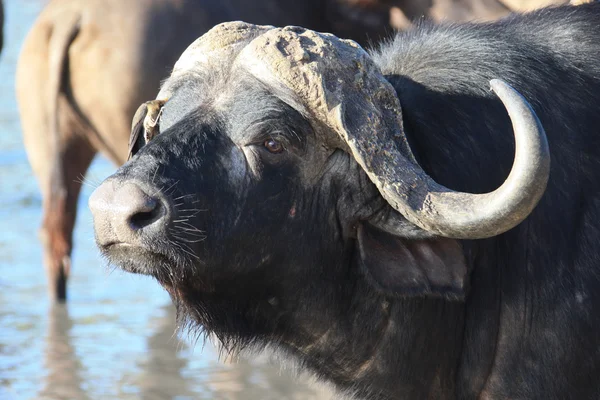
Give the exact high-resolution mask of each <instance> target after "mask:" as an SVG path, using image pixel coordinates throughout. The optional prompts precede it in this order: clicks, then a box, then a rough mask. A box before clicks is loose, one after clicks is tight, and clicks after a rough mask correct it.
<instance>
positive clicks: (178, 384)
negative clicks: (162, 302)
mask: <svg viewBox="0 0 600 400" xmlns="http://www.w3.org/2000/svg"><path fill="white" fill-rule="evenodd" d="M161 311H164V312H161V313H160V314H162V316H161V317H160V318H156V319H152V320H151V321H150V323H151V324H152V325H153V326H156V332H154V333H153V334H152V335H151V336H149V337H148V355H147V357H146V359H144V360H143V361H142V362H140V363H139V368H140V370H141V371H140V374H139V377H138V378H137V379H136V382H135V383H136V384H137V386H138V387H139V390H140V392H141V398H142V399H144V400H154V399H156V400H159V399H170V398H174V397H176V396H178V397H180V396H185V397H194V396H193V395H194V392H193V390H192V389H190V388H189V381H188V380H186V379H185V378H184V377H183V375H182V370H183V368H185V367H186V366H187V364H188V362H187V360H186V359H185V358H183V357H182V356H180V355H179V354H178V349H181V348H182V346H183V344H182V343H181V342H180V341H179V340H178V339H177V336H176V335H175V307H173V306H172V305H170V304H168V305H166V306H164V307H163V308H162V310H161ZM165 376H168V377H169V379H165Z"/></svg>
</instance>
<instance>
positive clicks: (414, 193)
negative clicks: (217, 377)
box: [90, 3, 600, 399]
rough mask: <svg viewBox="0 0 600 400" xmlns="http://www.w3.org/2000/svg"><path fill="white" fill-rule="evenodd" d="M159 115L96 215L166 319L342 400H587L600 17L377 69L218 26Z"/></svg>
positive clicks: (485, 31)
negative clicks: (303, 374) (288, 362)
mask: <svg viewBox="0 0 600 400" xmlns="http://www.w3.org/2000/svg"><path fill="white" fill-rule="evenodd" d="M494 79H501V80H502V81H504V82H507V83H508V84H509V85H510V86H508V85H506V84H505V83H503V82H502V81H495V80H494ZM490 82H492V87H493V89H494V90H493V91H491V90H490ZM511 87H512V88H514V89H511ZM515 90H516V91H518V92H516V91H515ZM518 93H520V95H519V94H518ZM521 95H522V96H521ZM498 97H500V99H501V100H500V99H499V98H498ZM524 99H526V100H527V101H528V102H529V104H530V105H531V107H532V108H529V106H528V103H527V102H526V101H525V100H524ZM157 101H159V102H161V103H160V104H161V106H162V108H161V110H160V111H159V112H158V113H155V114H154V117H153V119H152V120H153V121H157V126H158V128H157V131H156V132H154V133H156V134H157V135H156V136H155V137H154V138H153V139H151V140H149V141H146V138H145V136H146V135H144V134H141V133H145V132H140V131H144V130H145V128H144V126H146V124H142V123H140V122H141V121H134V127H135V129H134V131H133V132H132V134H133V137H134V138H136V142H135V144H136V146H135V149H139V150H137V151H136V150H134V155H133V158H132V159H131V160H130V161H129V162H127V163H126V164H125V165H124V166H122V167H121V168H120V169H119V170H118V171H117V172H116V173H115V174H114V175H113V176H111V177H109V178H108V179H107V180H106V181H104V182H103V183H102V185H101V186H99V187H98V188H97V189H96V191H95V192H94V194H93V195H92V197H91V198H90V207H91V209H92V213H93V215H94V228H95V233H96V241H97V243H98V245H99V247H100V249H101V250H102V252H103V253H104V254H105V255H106V256H107V257H108V260H109V261H110V262H111V263H113V264H116V265H119V266H121V267H122V268H124V269H125V270H127V271H130V272H135V273H142V274H148V275H151V276H154V277H155V278H156V279H157V280H158V281H159V282H160V283H161V284H162V285H163V286H164V287H165V288H166V290H167V291H168V292H169V293H170V295H171V297H172V298H173V300H174V302H175V303H176V305H177V307H178V310H179V314H180V317H181V318H182V321H181V322H182V324H185V323H186V322H187V323H188V324H191V326H202V327H203V328H204V329H206V330H207V331H208V332H211V333H213V334H215V335H216V337H218V338H219V339H220V340H221V342H222V343H223V346H224V347H225V348H226V349H228V350H232V351H235V350H239V349H243V348H246V347H248V346H250V347H252V346H257V347H261V346H264V345H269V346H270V347H275V348H277V349H280V350H283V351H285V352H287V353H288V354H289V355H290V356H291V357H292V358H294V359H296V360H299V361H300V363H301V364H302V365H303V366H305V367H307V368H309V369H311V370H312V371H314V372H315V373H317V374H318V375H319V376H321V377H323V378H325V379H327V380H329V381H332V382H334V383H335V385H336V386H337V387H338V388H339V389H341V390H343V391H345V392H347V393H350V394H355V395H357V396H358V397H359V398H369V399H397V398H405V399H426V398H435V399H476V398H481V399H492V398H494V399H495V398H527V399H549V398H552V399H564V398H573V399H592V398H598V397H600V381H598V379H597V378H598V376H599V375H600V354H599V353H598V348H599V346H600V314H599V313H598V312H597V310H598V308H599V307H600V281H599V279H600V273H599V271H600V249H599V248H598V243H599V242H600V153H599V152H600V150H599V149H600V136H598V134H597V129H598V127H599V126H600V113H598V104H599V103H600V3H596V4H588V5H581V6H577V7H574V6H563V7H558V8H554V9H543V10H539V11H535V12H532V13H530V14H525V15H514V16H510V17H508V18H506V19H503V20H501V21H498V22H495V23H487V24H459V25H440V26H430V25H422V26H420V27H419V28H418V29H415V30H410V31H408V32H405V33H399V34H398V35H397V36H396V38H395V39H394V40H393V41H391V42H389V43H387V44H385V45H382V46H381V48H380V49H378V50H375V51H373V52H371V53H370V55H368V54H367V53H365V52H364V51H363V50H362V49H361V48H360V47H359V46H357V45H356V44H354V43H353V42H349V41H343V40H339V39H337V38H335V37H333V36H331V35H324V34H317V33H315V32H311V31H309V30H304V29H302V28H294V27H288V28H283V29H275V28H272V27H265V26H254V25H247V24H243V23H230V24H224V25H219V26H218V27H215V28H214V29H213V30H211V31H210V32H209V33H207V34H206V35H204V36H203V37H202V38H200V39H199V40H198V41H196V42H195V43H194V44H193V45H191V46H190V47H189V48H188V49H187V50H186V52H184V54H183V55H182V56H181V58H180V59H179V61H178V62H177V63H176V65H175V68H174V70H173V73H172V75H171V77H170V78H169V79H168V80H167V81H166V83H165V84H164V85H163V87H162V89H161V91H160V92H159V94H158V96H157ZM163 102H164V105H163ZM143 107H145V106H143ZM143 107H142V108H143ZM532 109H533V110H534V111H535V113H534V112H533V111H532ZM507 111H508V114H510V117H509V115H507ZM536 114H537V117H539V120H538V118H536ZM513 125H514V126H513ZM542 126H543V128H542ZM544 130H545V133H546V136H547V138H548V142H546V141H545V138H546V136H545V135H544ZM513 131H514V136H513ZM547 143H549V149H548V147H547ZM550 159H551V164H550V165H549V163H550V161H549V160H550ZM513 164H514V166H513ZM511 168H512V169H511ZM507 176H508V177H507ZM546 182H547V186H546ZM442 185H444V186H442ZM450 188H451V189H452V190H451V189H450ZM544 190H545V191H544ZM456 191H460V192H456ZM473 193H475V194H473ZM542 193H544V194H543V196H542ZM540 196H542V197H541V200H540V201H539V203H538V205H537V207H535V205H536V203H537V202H538V200H539V199H540ZM534 207H535V208H534Z"/></svg>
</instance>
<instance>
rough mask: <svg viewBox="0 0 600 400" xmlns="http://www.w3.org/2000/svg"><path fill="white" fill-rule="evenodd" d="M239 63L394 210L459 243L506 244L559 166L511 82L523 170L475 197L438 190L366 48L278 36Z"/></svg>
mask: <svg viewBox="0 0 600 400" xmlns="http://www.w3.org/2000/svg"><path fill="white" fill-rule="evenodd" d="M237 63H238V64H241V65H242V66H243V68H245V69H246V70H247V71H249V72H250V73H252V74H253V75H254V76H256V77H257V78H258V79H260V80H262V81H263V82H265V83H267V84H269V85H272V86H276V87H278V88H284V89H287V90H288V91H290V92H291V94H292V95H293V96H295V97H296V98H297V99H298V100H299V103H300V104H303V105H305V106H306V109H305V110H304V112H307V113H309V115H310V116H311V121H312V122H313V124H314V128H315V130H316V132H317V134H319V135H321V136H322V137H323V138H324V139H325V143H326V144H327V145H329V146H337V147H341V148H343V149H345V150H346V151H349V152H350V153H351V154H352V155H353V156H354V158H355V159H356V161H357V162H358V163H359V164H360V165H361V166H362V168H363V169H364V170H365V172H366V173H367V174H368V176H369V178H370V179H371V180H372V181H373V183H375V185H376V186H377V188H378V189H379V191H380V193H381V194H382V196H383V197H384V198H385V199H386V200H387V201H388V202H389V203H390V205H391V206H392V207H393V208H394V209H396V210H397V211H399V212H400V213H402V214H403V215H404V216H405V217H406V218H407V219H408V220H409V221H411V222H412V223H414V224H415V225H417V226H419V227H421V228H423V229H425V230H427V231H429V232H432V233H435V234H438V235H441V236H445V237H450V238H456V239H478V238H485V237H490V236H494V235H498V234H500V233H502V232H505V231H507V230H509V229H511V228H513V227H514V226H515V225H517V224H518V223H520V222H521V221H522V220H523V219H525V218H526V217H527V215H529V213H530V212H531V211H532V210H533V208H534V207H535V206H536V204H537V203H538V201H539V200H540V198H541V196H542V194H543V193H544V191H545V188H546V184H547V181H548V176H549V169H550V156H549V150H548V144H547V142H546V136H545V133H544V129H543V128H542V126H541V124H540V122H539V120H538V118H537V116H536V115H535V113H534V112H533V110H532V109H531V107H530V106H529V104H528V103H527V101H526V100H525V99H524V98H523V97H522V96H521V95H520V94H519V93H517V92H516V91H515V90H514V89H512V88H511V87H510V86H508V85H507V84H506V83H504V82H502V81H499V80H493V81H492V82H491V85H492V89H493V90H494V92H496V94H497V95H498V96H499V97H500V99H501V100H502V102H503V103H504V105H505V107H506V109H507V110H508V113H509V115H510V117H511V120H512V122H513V128H514V130H515V137H516V156H515V161H514V165H513V169H512V171H511V173H510V175H509V177H508V179H507V180H506V182H505V183H504V184H503V185H502V186H500V187H499V188H498V189H496V190H495V191H493V192H491V193H487V194H470V193H461V192H455V191H452V190H450V189H448V188H446V187H444V186H442V185H439V184H437V183H436V182H435V181H434V180H433V179H432V178H431V177H429V176H428V175H427V174H426V173H425V172H424V171H423V169H422V168H421V167H420V166H419V165H418V164H417V162H416V161H415V158H414V156H413V154H412V152H411V150H410V147H409V145H408V142H407V140H406V137H405V135H404V133H403V126H402V111H401V107H400V103H399V100H398V97H397V96H396V92H395V90H394V88H393V87H392V86H391V84H390V83H389V82H388V81H387V80H386V79H385V78H384V77H383V75H382V73H381V71H380V70H379V68H378V67H377V65H375V63H374V62H373V60H372V59H371V57H370V56H369V55H368V54H367V53H366V52H365V51H364V50H363V49H362V48H361V47H360V46H359V45H357V44H356V43H354V42H352V41H349V40H341V39H338V38H336V37H335V36H333V35H331V34H323V33H317V32H313V31H310V30H306V29H303V28H298V27H286V28H276V29H271V30H269V31H266V32H265V33H263V34H261V35H260V36H258V37H256V38H255V39H254V40H253V41H252V42H250V44H248V45H247V46H246V47H245V48H244V49H243V50H242V51H241V52H240V53H239V55H238V58H237ZM336 134H337V135H336Z"/></svg>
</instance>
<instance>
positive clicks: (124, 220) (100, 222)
mask: <svg viewBox="0 0 600 400" xmlns="http://www.w3.org/2000/svg"><path fill="white" fill-rule="evenodd" d="M90 209H91V210H92V214H93V216H94V230H95V232H96V240H97V241H98V243H100V244H103V245H109V244H114V243H127V244H140V243H143V242H144V240H145V239H149V238H151V237H156V236H160V235H162V234H163V233H164V230H165V229H166V226H167V224H168V220H169V204H168V201H167V200H166V199H164V198H162V197H160V196H158V197H157V196H155V195H153V194H152V195H150V194H149V192H147V191H145V190H144V189H142V187H141V186H140V185H138V184H137V183H135V182H125V183H122V184H119V183H118V181H115V180H107V181H105V182H104V183H103V184H102V185H100V186H99V187H98V188H97V189H96V190H95V191H94V193H93V194H92V196H91V197H90Z"/></svg>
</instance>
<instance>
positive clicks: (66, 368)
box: [40, 304, 88, 400]
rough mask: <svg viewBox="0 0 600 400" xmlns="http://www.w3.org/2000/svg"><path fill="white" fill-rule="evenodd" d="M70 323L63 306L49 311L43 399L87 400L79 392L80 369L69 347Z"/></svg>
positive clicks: (79, 362)
mask: <svg viewBox="0 0 600 400" xmlns="http://www.w3.org/2000/svg"><path fill="white" fill-rule="evenodd" d="M72 327H73V321H72V320H71V318H70V317H69V309H68V308H67V307H66V306H65V305H62V304H55V305H52V306H51V307H50V310H49V313H48V329H47V331H46V337H45V340H46V346H45V349H44V368H45V369H46V371H47V374H46V377H45V379H44V384H43V387H42V389H41V391H40V397H42V398H64V399H81V400H84V399H87V398H88V397H87V395H86V394H85V391H84V390H82V388H81V384H82V382H83V380H82V378H81V370H82V365H81V361H80V360H79V359H78V358H77V354H76V353H75V350H74V348H73V346H72V344H71V328H72Z"/></svg>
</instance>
